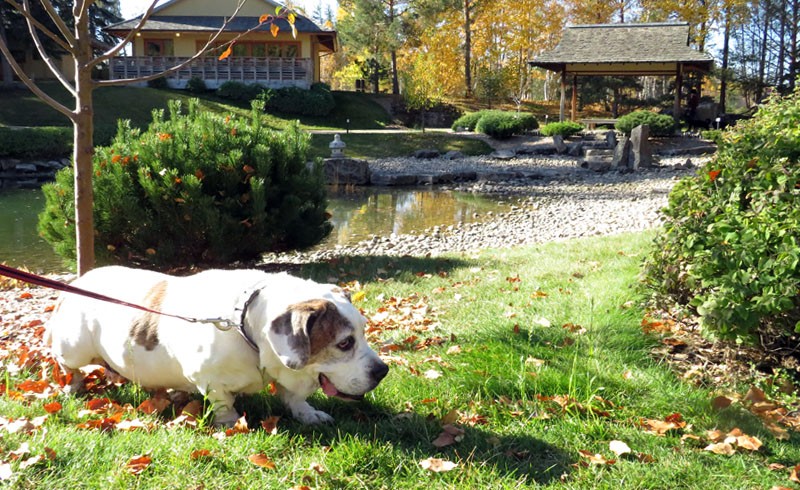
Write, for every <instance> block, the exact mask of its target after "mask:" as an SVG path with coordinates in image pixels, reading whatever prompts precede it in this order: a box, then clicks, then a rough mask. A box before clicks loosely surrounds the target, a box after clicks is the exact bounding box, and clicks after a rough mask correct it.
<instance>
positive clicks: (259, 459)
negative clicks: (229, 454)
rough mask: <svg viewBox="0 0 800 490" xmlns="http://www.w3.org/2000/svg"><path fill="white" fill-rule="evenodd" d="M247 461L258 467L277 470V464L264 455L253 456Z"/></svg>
mask: <svg viewBox="0 0 800 490" xmlns="http://www.w3.org/2000/svg"><path fill="white" fill-rule="evenodd" d="M247 459H248V460H249V461H250V462H251V463H253V464H254V465H256V466H260V467H262V468H266V469H268V470H274V469H275V463H274V462H273V461H272V460H271V459H269V457H268V456H267V455H266V454H264V453H258V454H251V455H250V456H248V457H247Z"/></svg>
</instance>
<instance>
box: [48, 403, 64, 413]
mask: <svg viewBox="0 0 800 490" xmlns="http://www.w3.org/2000/svg"><path fill="white" fill-rule="evenodd" d="M61 408H62V406H61V404H60V403H58V402H53V403H46V404H45V405H44V411H45V412H47V413H56V412H60V411H61Z"/></svg>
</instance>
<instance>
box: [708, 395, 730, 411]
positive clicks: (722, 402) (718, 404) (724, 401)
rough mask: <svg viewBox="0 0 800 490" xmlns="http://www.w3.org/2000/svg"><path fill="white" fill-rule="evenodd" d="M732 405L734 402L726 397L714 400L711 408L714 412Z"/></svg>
mask: <svg viewBox="0 0 800 490" xmlns="http://www.w3.org/2000/svg"><path fill="white" fill-rule="evenodd" d="M732 403H733V400H731V399H730V398H728V397H726V396H718V397H716V398H714V399H713V400H711V408H713V409H714V410H723V409H725V408H728V407H730V406H731V404H732Z"/></svg>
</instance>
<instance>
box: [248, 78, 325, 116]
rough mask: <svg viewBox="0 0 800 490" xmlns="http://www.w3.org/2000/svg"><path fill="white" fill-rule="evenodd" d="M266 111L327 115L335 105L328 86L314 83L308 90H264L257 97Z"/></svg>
mask: <svg viewBox="0 0 800 490" xmlns="http://www.w3.org/2000/svg"><path fill="white" fill-rule="evenodd" d="M259 98H260V99H261V100H263V101H264V103H265V107H266V110H267V111H270V112H278V113H280V114H289V115H299V116H320V117H321V116H327V115H328V114H330V112H331V111H332V110H333V109H334V107H336V101H335V100H334V98H333V94H332V93H331V90H330V87H328V86H327V85H326V84H324V83H315V84H313V85H312V86H311V88H310V89H309V90H305V89H302V88H300V87H283V88H279V89H276V90H270V89H268V90H265V91H264V93H263V95H261V96H260V97H259Z"/></svg>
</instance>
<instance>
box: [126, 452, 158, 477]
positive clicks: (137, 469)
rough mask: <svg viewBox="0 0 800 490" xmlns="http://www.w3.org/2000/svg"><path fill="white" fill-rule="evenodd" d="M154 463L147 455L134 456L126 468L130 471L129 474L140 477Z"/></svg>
mask: <svg viewBox="0 0 800 490" xmlns="http://www.w3.org/2000/svg"><path fill="white" fill-rule="evenodd" d="M152 462H153V460H152V459H151V458H150V456H149V455H147V454H140V455H138V456H134V457H133V458H131V460H130V461H128V463H127V464H126V465H125V468H126V469H127V470H128V473H130V474H132V475H138V474H140V473H141V472H143V471H144V470H146V469H147V467H148V466H150V464H151V463H152Z"/></svg>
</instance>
